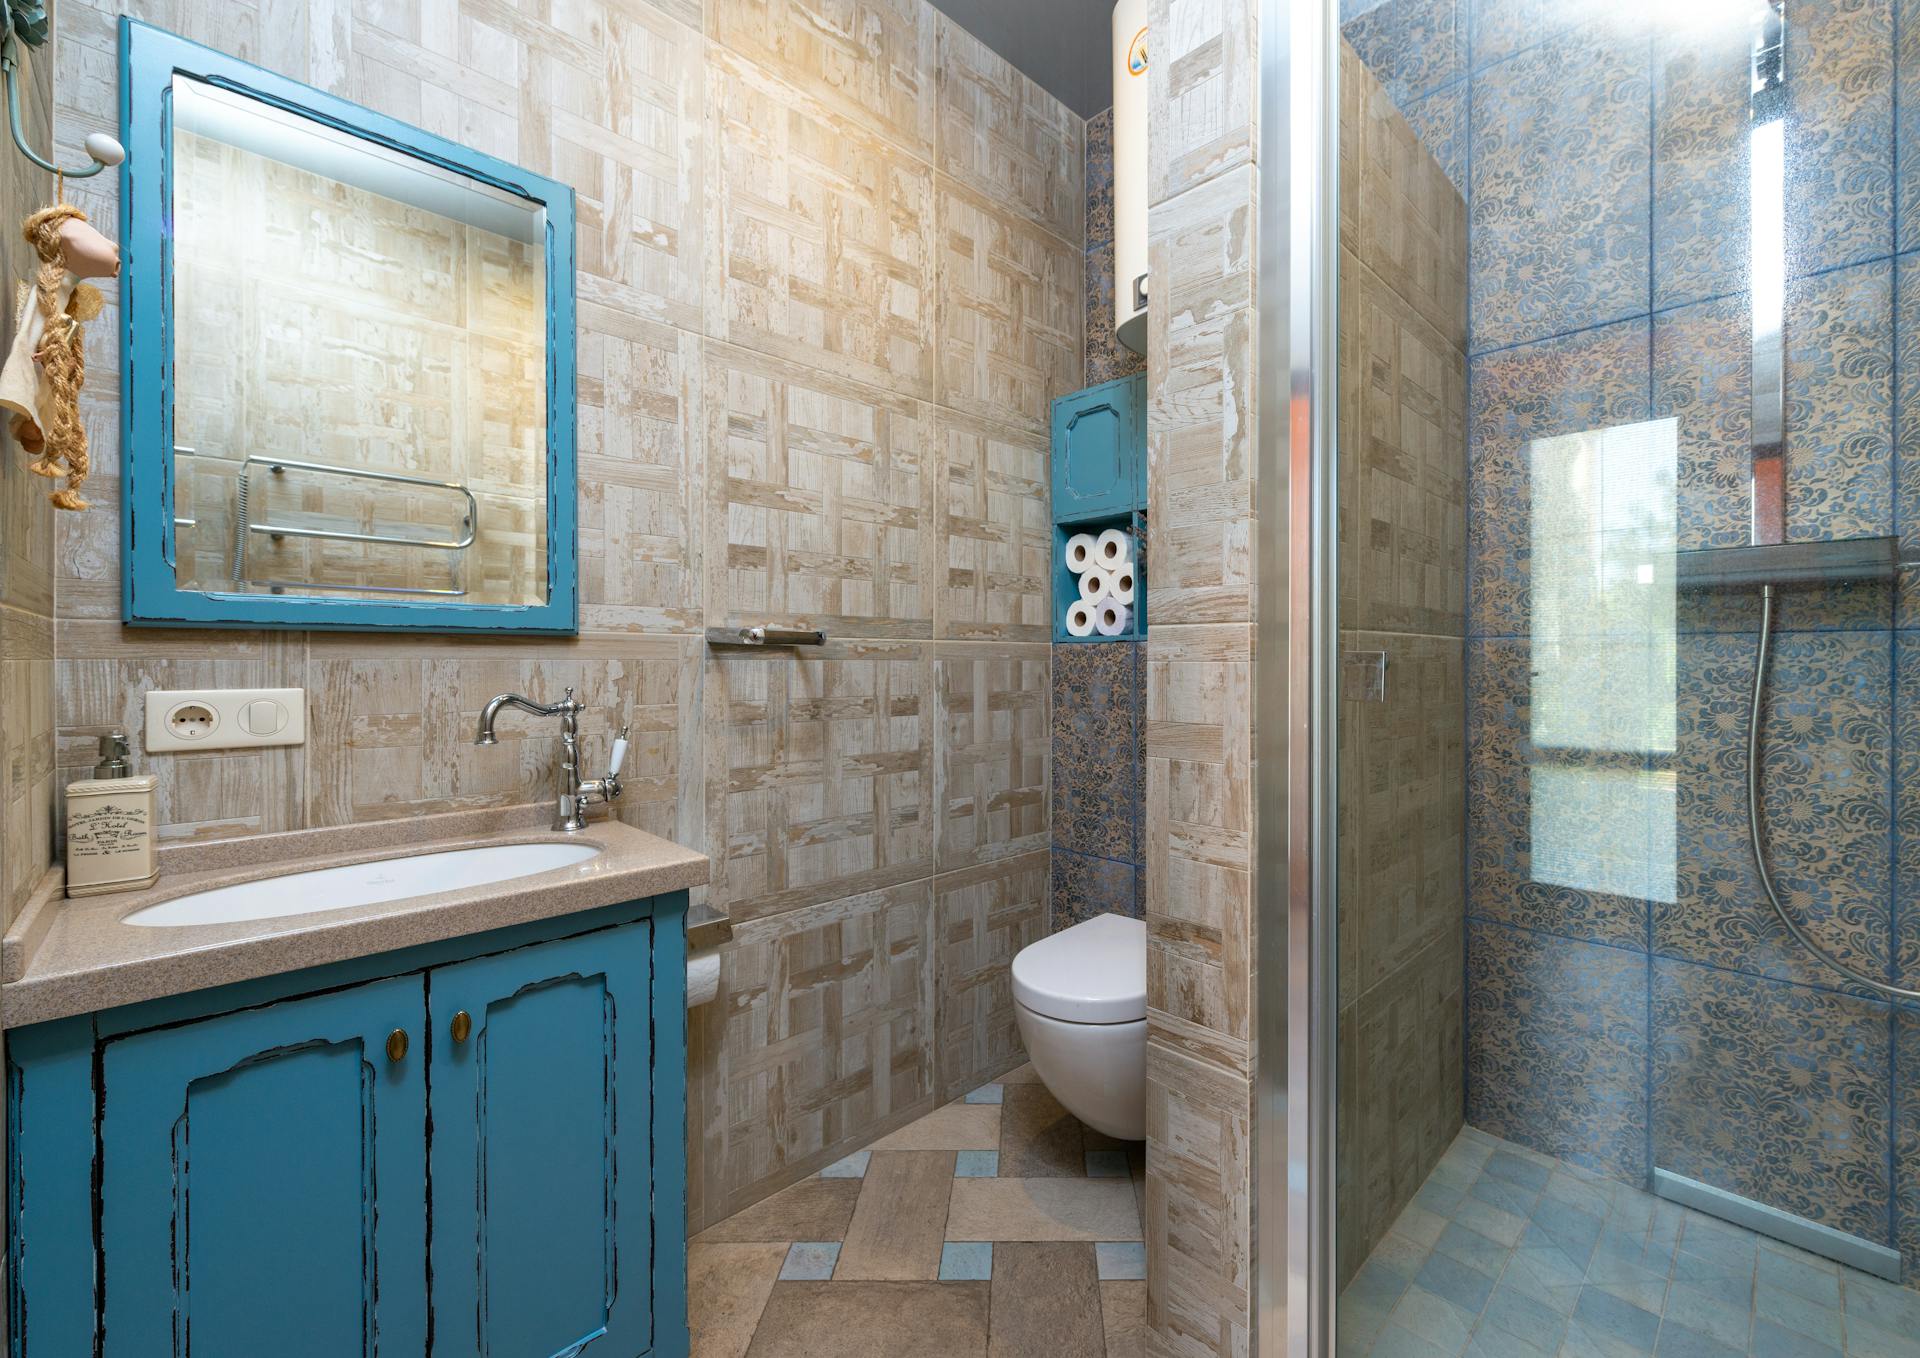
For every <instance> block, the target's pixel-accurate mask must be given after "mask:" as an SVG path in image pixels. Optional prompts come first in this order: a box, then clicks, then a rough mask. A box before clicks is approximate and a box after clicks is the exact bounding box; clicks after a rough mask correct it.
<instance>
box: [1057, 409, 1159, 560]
mask: <svg viewBox="0 0 1920 1358" xmlns="http://www.w3.org/2000/svg"><path fill="white" fill-rule="evenodd" d="M1146 442H1147V379H1146V376H1145V375H1144V374H1138V373H1137V374H1135V375H1134V376H1132V377H1123V378H1120V379H1119V380H1118V381H1114V382H1102V383H1101V384H1100V385H1099V386H1097V387H1088V388H1086V389H1085V390H1083V391H1076V392H1074V393H1072V394H1071V395H1068V396H1061V397H1059V398H1057V399H1056V400H1055V401H1054V403H1053V517H1054V521H1055V522H1056V523H1063V524H1064V523H1073V524H1079V523H1083V522H1084V521H1086V520H1088V519H1110V518H1114V517H1116V516H1117V517H1121V518H1124V517H1126V516H1127V515H1128V514H1129V513H1131V512H1132V511H1134V510H1136V509H1145V508H1146V507H1147V495H1146V488H1147V457H1146Z"/></svg>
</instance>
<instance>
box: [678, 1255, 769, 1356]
mask: <svg viewBox="0 0 1920 1358" xmlns="http://www.w3.org/2000/svg"><path fill="white" fill-rule="evenodd" d="M786 1257H787V1247H786V1245H785V1244H784V1243H780V1242H775V1243H772V1244H740V1245H693V1246H690V1247H689V1248H688V1250H687V1323H688V1324H689V1326H691V1328H692V1330H693V1358H741V1356H742V1355H743V1354H745V1353H746V1351H747V1345H749V1344H751V1343H752V1342H753V1332H754V1329H755V1327H756V1326H758V1325H759V1323H760V1311H761V1308H763V1307H764V1306H766V1304H767V1296H768V1294H770V1293H771V1292H772V1291H773V1282H774V1279H775V1278H778V1277H779V1276H780V1264H781V1261H782V1260H784V1259H785V1258H786Z"/></svg>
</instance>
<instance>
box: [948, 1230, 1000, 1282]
mask: <svg viewBox="0 0 1920 1358" xmlns="http://www.w3.org/2000/svg"><path fill="white" fill-rule="evenodd" d="M992 1277H993V1244H992V1242H991V1241H986V1240H949V1241H948V1242H947V1243H946V1244H944V1245H942V1246H941V1247H940V1281H941V1282H943V1283H984V1282H988V1281H990V1280H991V1279H992Z"/></svg>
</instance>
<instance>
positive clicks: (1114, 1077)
mask: <svg viewBox="0 0 1920 1358" xmlns="http://www.w3.org/2000/svg"><path fill="white" fill-rule="evenodd" d="M1013 998H1014V1012H1015V1014H1016V1015H1017V1016H1018V1018H1019V1021H1020V1037H1021V1040H1022V1041H1024V1042H1025V1043H1026V1044H1027V1055H1028V1056H1030V1057H1031V1058H1032V1059H1033V1068H1034V1070H1035V1071H1036V1072H1037V1073H1038V1074H1039V1076H1040V1080H1041V1083H1043V1084H1045V1085H1046V1087H1047V1088H1048V1089H1049V1090H1050V1091H1051V1092H1052V1094H1053V1097H1054V1098H1056V1099H1058V1100H1060V1105H1061V1107H1063V1108H1065V1109H1066V1110H1067V1111H1068V1112H1069V1113H1072V1114H1073V1115H1074V1116H1075V1117H1077V1118H1079V1119H1080V1121H1082V1122H1084V1123H1086V1124H1087V1126H1089V1127H1091V1128H1093V1129H1094V1130H1095V1131H1099V1132H1105V1133H1106V1134H1107V1135H1108V1136H1117V1137H1119V1138H1120V1139H1122V1140H1124V1141H1140V1140H1143V1139H1144V1138H1145V1137H1146V1134H1147V926H1146V923H1145V922H1144V921H1142V920H1137V919H1125V918H1122V917H1121V916H1119V915H1096V916H1094V917H1093V918H1092V919H1090V920H1086V921H1084V922H1082V923H1080V924H1076V925H1074V926H1073V927H1072V928H1070V929H1063V930H1061V931H1060V932H1059V933H1057V934H1053V935H1051V936H1050V937H1047V938H1043V939H1041V940H1040V941H1039V942H1038V943H1033V944H1029V945H1028V946H1027V947H1024V948H1022V949H1021V950H1020V952H1019V953H1018V955H1016V956H1015V957H1014V959H1013Z"/></svg>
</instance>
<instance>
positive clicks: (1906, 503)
mask: <svg viewBox="0 0 1920 1358" xmlns="http://www.w3.org/2000/svg"><path fill="white" fill-rule="evenodd" d="M1912 26H1913V28H1914V29H1915V30H1920V13H1916V14H1915V22H1914V23H1913V25H1912ZM1917 41H1920V40H1917ZM1915 97H1916V98H1920V90H1916V91H1915ZM1915 134H1916V135H1917V136H1920V129H1916V130H1915ZM1916 173H1917V174H1920V171H1916ZM1894 320H1895V326H1894V329H1895V333H1896V334H1897V335H1898V337H1899V340H1898V344H1897V345H1896V351H1895V355H1894V357H1895V360H1896V361H1895V364H1894V372H1895V384H1894V420H1895V428H1896V429H1897V431H1898V433H1899V444H1898V448H1897V452H1898V456H1897V457H1896V458H1895V459H1894V464H1895V469H1896V475H1895V485H1894V506H1895V515H1894V520H1895V523H1896V525H1897V526H1898V529H1899V533H1900V556H1901V559H1902V560H1906V561H1911V560H1914V559H1916V558H1920V255H1903V256H1901V257H1900V258H1899V259H1897V260H1895V261H1894ZM1896 607H1897V609H1898V616H1899V625H1900V626H1902V627H1914V626H1920V572H1915V571H1913V570H1906V571H1903V572H1901V576H1900V589H1899V598H1898V601H1897V603H1896Z"/></svg>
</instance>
